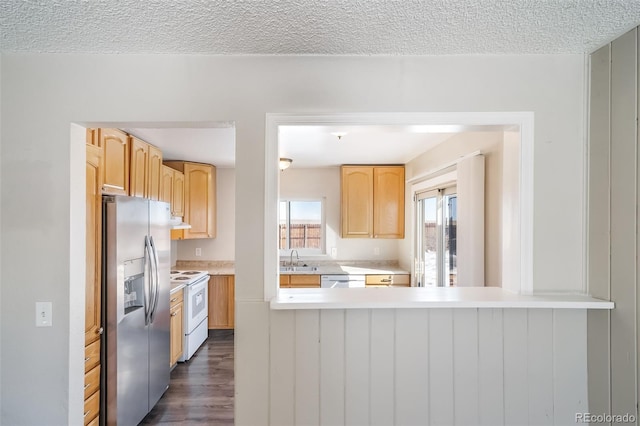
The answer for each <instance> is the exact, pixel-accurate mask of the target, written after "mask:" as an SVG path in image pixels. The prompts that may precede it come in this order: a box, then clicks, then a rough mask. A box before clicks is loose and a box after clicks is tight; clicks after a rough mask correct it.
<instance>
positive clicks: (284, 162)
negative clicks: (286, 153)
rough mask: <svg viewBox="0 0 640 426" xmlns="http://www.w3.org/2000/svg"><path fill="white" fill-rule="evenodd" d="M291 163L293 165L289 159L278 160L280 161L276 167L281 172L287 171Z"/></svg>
mask: <svg viewBox="0 0 640 426" xmlns="http://www.w3.org/2000/svg"><path fill="white" fill-rule="evenodd" d="M291 163H293V160H292V159H291V158H280V161H278V167H279V168H280V171H283V170H284V169H288V168H289V166H290V165H291Z"/></svg>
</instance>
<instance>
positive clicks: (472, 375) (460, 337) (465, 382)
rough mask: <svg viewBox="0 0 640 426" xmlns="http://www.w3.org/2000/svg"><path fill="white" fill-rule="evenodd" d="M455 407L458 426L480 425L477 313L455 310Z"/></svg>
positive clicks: (467, 310)
mask: <svg viewBox="0 0 640 426" xmlns="http://www.w3.org/2000/svg"><path fill="white" fill-rule="evenodd" d="M453 371H454V373H455V374H454V377H453V388H454V390H455V392H454V395H453V403H454V407H455V424H456V425H468V426H476V425H477V424H478V422H479V421H480V420H479V419H480V407H479V406H478V404H479V388H478V386H479V374H478V373H479V372H478V310H477V309H454V310H453Z"/></svg>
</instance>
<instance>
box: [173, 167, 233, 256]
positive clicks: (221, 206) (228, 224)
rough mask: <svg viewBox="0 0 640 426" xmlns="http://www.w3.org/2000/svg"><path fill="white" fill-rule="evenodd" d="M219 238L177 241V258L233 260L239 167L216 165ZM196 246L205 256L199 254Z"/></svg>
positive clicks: (217, 235) (217, 236)
mask: <svg viewBox="0 0 640 426" xmlns="http://www.w3.org/2000/svg"><path fill="white" fill-rule="evenodd" d="M216 190H217V193H216V196H217V207H216V209H217V234H216V238H203V239H195V240H180V241H177V242H176V247H177V259H176V260H234V259H235V247H236V171H235V169H221V168H216ZM196 247H198V248H201V249H202V256H200V257H197V256H196Z"/></svg>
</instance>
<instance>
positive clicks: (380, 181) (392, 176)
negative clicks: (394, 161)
mask: <svg viewBox="0 0 640 426" xmlns="http://www.w3.org/2000/svg"><path fill="white" fill-rule="evenodd" d="M341 201H342V238H404V166H342V185H341Z"/></svg>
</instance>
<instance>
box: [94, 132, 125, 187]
mask: <svg viewBox="0 0 640 426" xmlns="http://www.w3.org/2000/svg"><path fill="white" fill-rule="evenodd" d="M98 132H99V141H98V142H99V146H100V147H101V148H102V154H103V161H104V167H103V173H102V192H103V193H105V194H114V195H129V136H128V135H127V134H126V133H125V132H122V131H120V130H117V129H99V130H98Z"/></svg>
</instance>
